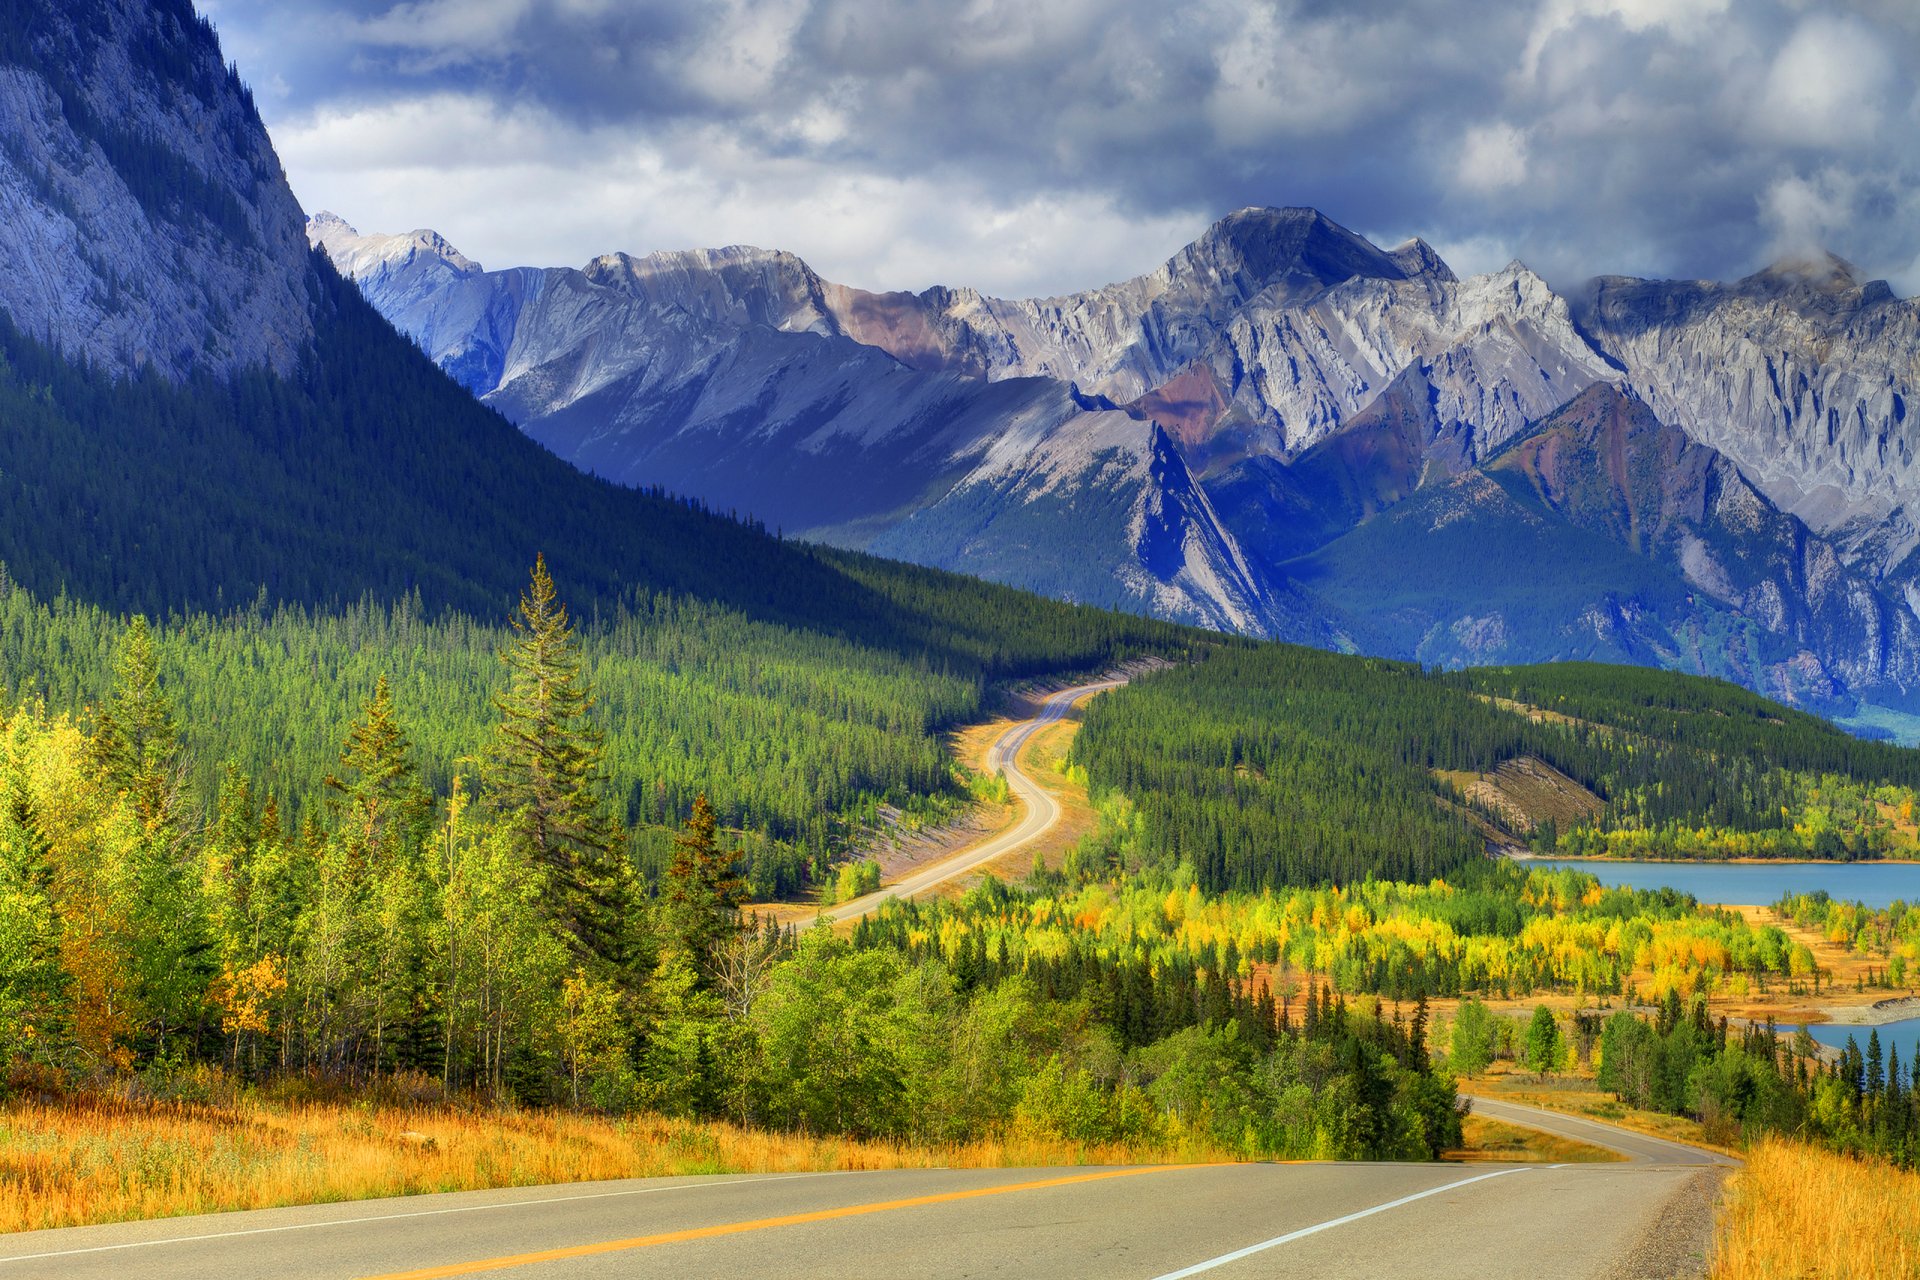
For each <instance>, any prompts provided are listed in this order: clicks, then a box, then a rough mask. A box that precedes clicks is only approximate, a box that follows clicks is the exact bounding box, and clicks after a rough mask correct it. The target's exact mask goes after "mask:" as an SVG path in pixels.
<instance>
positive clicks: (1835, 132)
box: [1754, 14, 1893, 150]
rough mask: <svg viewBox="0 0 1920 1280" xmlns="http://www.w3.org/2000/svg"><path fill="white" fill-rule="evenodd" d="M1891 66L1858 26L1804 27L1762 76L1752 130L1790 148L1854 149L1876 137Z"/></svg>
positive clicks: (1815, 21)
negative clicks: (1761, 91)
mask: <svg viewBox="0 0 1920 1280" xmlns="http://www.w3.org/2000/svg"><path fill="white" fill-rule="evenodd" d="M1892 79H1893V64H1892V60H1891V59H1890V57H1889V56H1888V53H1887V50H1886V48H1885V47H1884V45H1883V44H1882V43H1881V42H1880V41H1878V40H1876V39H1875V38H1874V35H1873V33H1872V32H1871V31H1869V30H1868V29H1867V28H1866V27H1865V26H1864V25H1862V24H1861V23H1860V22H1858V21H1856V20H1854V19H1851V18H1836V17H1831V16H1828V15H1826V14H1817V15H1814V16H1812V17H1809V18H1807V19H1805V20H1804V21H1803V22H1801V23H1800V25H1799V26H1798V27H1797V28H1795V30H1794V32H1793V34H1792V36H1790V37H1789V38H1788V39H1787V41H1786V43H1785V44H1783V45H1782V46H1781V48H1780V51H1779V53H1778V54H1776V55H1775V57H1774V59H1773V64H1772V66H1771V67H1769V68H1768V71H1767V79H1766V85H1765V89H1764V92H1763V96H1762V98H1761V101H1760V104H1759V109H1758V111H1757V112H1756V113H1755V117H1754V119H1755V123H1756V124H1757V126H1758V127H1759V129H1760V130H1761V131H1762V132H1763V133H1764V134H1765V135H1766V136H1769V137H1771V138H1773V139H1775V140H1778V141H1781V142H1785V143H1788V144H1790V145H1798V146H1808V147H1824V148H1841V149H1849V150H1851V149H1853V148H1855V147H1858V146H1860V145H1863V144H1865V143H1867V142H1870V141H1871V140H1872V139H1873V137H1874V135H1875V134H1876V133H1877V132H1878V131H1879V128H1880V121H1881V117H1882V115H1883V113H1884V112H1885V109H1886V105H1887V98H1888V97H1889V96H1890V92H1889V91H1890V90H1891V88H1892Z"/></svg>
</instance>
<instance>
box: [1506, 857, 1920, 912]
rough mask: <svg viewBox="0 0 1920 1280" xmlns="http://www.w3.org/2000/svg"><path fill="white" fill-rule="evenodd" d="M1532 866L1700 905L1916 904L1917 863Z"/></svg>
mask: <svg viewBox="0 0 1920 1280" xmlns="http://www.w3.org/2000/svg"><path fill="white" fill-rule="evenodd" d="M1526 865H1528V866H1532V867H1576V868H1578V869H1579V870H1581V871H1585V872H1587V873H1588V874H1590V875H1592V876H1595V877H1597V878H1598V879H1599V881H1600V883H1601V884H1610V885H1624V886H1626V887H1628V888H1632V889H1658V888H1661V887H1663V886H1664V887H1667V888H1672V889H1678V890H1680V891H1681V892H1682V893H1690V894H1692V895H1693V896H1694V897H1696V898H1698V899H1700V901H1702V902H1729V903H1731V902H1748V903H1757V904H1759V905H1761V906H1765V905H1767V904H1769V903H1773V902H1777V901H1779V899H1780V895H1781V894H1783V893H1789V892H1792V893H1812V892H1813V891H1814V890H1816V889H1825V890H1826V891H1827V892H1828V893H1829V894H1831V895H1833V896H1834V897H1835V898H1838V899H1841V900H1842V901H1846V902H1864V903H1866V904H1867V905H1868V906H1870V907H1884V906H1887V905H1889V904H1891V903H1893V902H1895V901H1905V902H1920V862H1813V863H1809V862H1786V863H1767V862H1741V863H1716V862H1607V861H1599V860H1593V861H1589V860H1584V859H1567V858H1540V859H1538V860H1535V861H1531V862H1528V863H1527V864H1526Z"/></svg>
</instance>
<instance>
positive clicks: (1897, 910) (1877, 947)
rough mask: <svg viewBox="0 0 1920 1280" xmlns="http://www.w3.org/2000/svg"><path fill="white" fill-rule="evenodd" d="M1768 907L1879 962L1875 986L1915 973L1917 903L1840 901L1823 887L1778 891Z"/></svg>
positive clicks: (1919, 943)
mask: <svg viewBox="0 0 1920 1280" xmlns="http://www.w3.org/2000/svg"><path fill="white" fill-rule="evenodd" d="M1773 909H1774V911H1776V912H1777V913H1779V915H1780V916H1781V917H1782V918H1783V919H1786V920H1791V921H1792V922H1793V923H1795V924H1800V925H1807V926H1809V927H1811V928H1814V929H1817V930H1819V931H1820V933H1821V935H1822V936H1824V937H1825V938H1826V939H1827V940H1828V941H1829V942H1840V943H1844V944H1846V945H1847V946H1849V947H1851V948H1852V949H1853V950H1854V951H1855V952H1856V953H1857V954H1859V955H1863V956H1868V957H1876V956H1877V957H1879V958H1880V959H1881V960H1882V961H1884V968H1883V969H1882V971H1881V975H1880V977H1881V985H1884V986H1888V987H1904V986H1906V985H1907V981H1908V979H1909V977H1910V976H1911V975H1912V974H1914V973H1915V972H1920V904H1915V903H1911V902H1906V901H1904V900H1896V901H1894V902H1892V903H1889V904H1888V905H1887V906H1884V907H1869V906H1866V905H1865V904H1864V903H1859V902H1844V901H1841V900H1839V899H1836V898H1834V897H1833V896H1832V895H1831V894H1829V893H1828V892H1827V891H1826V890H1825V889H1816V890H1814V891H1813V892H1812V893H1787V894H1782V895H1781V897H1780V900H1779V901H1778V902H1776V903H1774V904H1773Z"/></svg>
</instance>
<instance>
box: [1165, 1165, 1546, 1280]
mask: <svg viewBox="0 0 1920 1280" xmlns="http://www.w3.org/2000/svg"><path fill="white" fill-rule="evenodd" d="M1527 1172H1529V1170H1527V1169H1496V1170H1495V1171H1494V1172H1492V1173H1482V1174H1478V1175H1476V1176H1474V1177H1471V1178H1463V1179H1461V1180H1460V1181H1459V1182H1449V1183H1447V1185H1445V1186H1444V1187H1430V1188H1428V1189H1427V1190H1425V1191H1416V1192H1414V1193H1413V1194H1412V1195H1410V1196H1401V1197H1400V1198H1399V1199H1398V1200H1389V1201H1387V1203H1385V1204H1377V1205H1375V1206H1373V1208H1371V1209H1361V1210H1360V1211H1359V1212H1357V1213H1349V1214H1347V1215H1346V1216H1345V1217H1341V1218H1329V1219H1328V1220H1327V1221H1325V1222H1317V1223H1315V1224H1314V1225H1313V1226H1311V1227H1302V1228H1300V1229H1299V1230H1298V1231H1289V1232H1287V1234H1285V1235H1283V1236H1275V1237H1274V1238H1273V1239H1271V1240H1262V1241H1261V1242H1260V1243H1259V1244H1250V1245H1248V1246H1247V1247H1246V1248H1244V1249H1235V1250H1234V1251H1233V1252H1232V1253H1223V1254H1221V1255H1220V1256H1219V1257H1217V1258H1209V1259H1207V1260H1206V1261H1205V1262H1196V1263H1194V1264H1193V1265H1192V1266H1190V1267H1186V1268H1184V1269H1182V1270H1179V1271H1169V1272H1167V1274H1165V1275H1163V1276H1160V1277H1158V1278H1157V1280H1181V1278H1182V1277H1184V1276H1197V1275H1199V1274H1200V1273H1201V1272H1202V1271H1211V1270H1213V1269H1214V1268H1215V1267H1224V1266H1226V1265H1227V1264H1228V1263H1229V1262H1238V1261H1240V1259H1242V1258H1246V1257H1251V1256H1252V1255H1254V1254H1256V1253H1263V1252H1265V1251H1266V1250H1268V1249H1272V1248H1276V1247H1278V1246H1280V1245H1283V1244H1288V1243H1290V1242H1292V1241H1294V1240H1298V1239H1300V1238H1301V1237H1302V1236H1310V1235H1313V1234H1315V1233H1316V1232H1320V1231H1329V1230H1331V1229H1333V1228H1334V1227H1344V1226H1345V1225H1346V1224H1347V1223H1349V1222H1358V1221H1359V1220H1360V1219H1362V1218H1371V1217H1372V1216H1373V1215H1374V1214H1376V1213H1385V1212H1386V1211H1387V1210H1389V1209H1398V1208H1399V1207H1400V1206H1401V1205H1403V1204H1412V1203H1413V1202H1414V1201H1415V1200H1425V1199H1426V1198H1427V1197H1428V1196H1437V1195H1439V1194H1440V1193H1441V1192H1442V1191H1453V1190H1456V1189H1457V1188H1460V1187H1468V1186H1472V1185H1473V1184H1474V1183H1476V1182H1485V1181H1486V1180H1487V1179H1488V1178H1504V1177H1506V1176H1507V1175H1508V1174H1510V1173H1527Z"/></svg>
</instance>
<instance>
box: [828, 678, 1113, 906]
mask: <svg viewBox="0 0 1920 1280" xmlns="http://www.w3.org/2000/svg"><path fill="white" fill-rule="evenodd" d="M1125 683H1126V681H1125V680H1102V681H1099V682H1098V683H1095V684H1082V685H1075V686H1074V687H1073V688H1071V689H1062V690H1061V691H1060V692H1058V693H1055V694H1052V695H1050V696H1049V697H1048V698H1047V700H1046V701H1045V702H1043V703H1042V704H1041V705H1040V714H1039V715H1037V716H1035V717H1034V718H1033V719H1031V720H1023V721H1021V722H1020V723H1019V724H1016V725H1014V726H1013V727H1012V728H1010V729H1008V730H1007V731H1006V732H1005V733H1003V734H1001V735H1000V737H999V740H998V741H996V742H995V743H994V744H993V746H992V747H990V748H989V749H988V751H987V769H988V771H989V772H991V771H992V770H994V769H999V770H1000V771H1001V772H1002V773H1004V774H1006V775H1007V789H1008V790H1009V791H1011V792H1012V793H1013V794H1014V795H1015V796H1017V797H1018V798H1019V799H1020V802H1021V804H1022V806H1023V807H1024V812H1023V813H1022V815H1021V818H1020V821H1018V822H1016V823H1014V825H1013V826H1011V827H1009V828H1007V829H1006V830H1005V831H1002V832H1001V833H1000V834H999V835H997V836H991V837H989V838H988V839H986V840H983V841H981V842H980V843H979V844H977V845H974V846H973V847H972V848H971V849H963V850H961V851H960V852H959V853H956V854H953V855H952V856H950V857H946V858H942V859H941V860H940V861H938V862H936V863H934V864H933V865H931V866H928V867H924V868H922V869H921V870H918V871H915V872H913V873H912V874H910V875H905V876H902V877H901V878H900V879H898V880H896V881H894V882H893V883H892V884H890V885H887V886H886V887H885V888H882V889H880V890H878V891H876V892H874V893H869V894H867V895H866V896H865V897H861V898H855V899H854V900H853V901H851V902H846V903H842V904H841V905H840V906H837V907H832V908H829V909H828V910H827V911H825V912H823V913H822V914H823V915H825V916H826V918H827V919H829V920H852V919H855V918H856V917H859V916H864V915H866V914H867V913H868V912H870V911H873V910H876V909H877V908H878V907H879V906H880V904H881V903H883V902H886V901H888V900H889V899H892V898H911V897H913V896H914V895H916V894H921V893H925V892H926V891H927V890H929V889H931V888H933V887H934V886H936V885H940V884H945V883H946V882H947V881H949V880H953V879H956V878H958V877H960V876H964V875H966V874H967V873H968V872H970V871H973V870H975V869H977V868H979V867H982V866H984V865H986V864H987V863H989V862H992V861H993V860H994V859H995V858H998V857H1000V856H1001V855H1003V854H1008V853H1012V852H1013V851H1014V850H1016V849H1018V848H1020V846H1022V845H1024V844H1027V843H1029V842H1030V841H1033V840H1038V839H1039V838H1040V837H1041V836H1043V835H1045V834H1046V833H1047V832H1049V831H1051V830H1052V829H1053V824H1054V823H1056V822H1058V821H1060V804H1059V802H1058V801H1057V800H1055V799H1054V798H1053V797H1052V796H1050V795H1048V794H1047V792H1046V791H1045V790H1044V789H1042V787H1041V786H1040V784H1039V783H1037V782H1035V781H1034V780H1033V779H1032V778H1029V777H1028V776H1027V775H1026V774H1024V773H1022V772H1021V771H1020V765H1019V755H1020V749H1021V748H1022V747H1024V746H1026V745H1027V740H1028V739H1030V738H1032V737H1033V735H1034V734H1036V733H1038V732H1040V730H1042V729H1044V728H1046V727H1047V726H1048V725H1050V724H1058V723H1059V722H1060V720H1061V719H1063V718H1064V717H1065V716H1066V714H1067V713H1068V712H1069V711H1071V710H1073V707H1074V704H1076V703H1077V702H1079V701H1080V700H1081V699H1082V698H1085V697H1089V696H1091V695H1092V694H1096V693H1103V692H1105V691H1106V690H1108V689H1117V688H1119V687H1120V686H1121V685H1123V684H1125Z"/></svg>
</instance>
